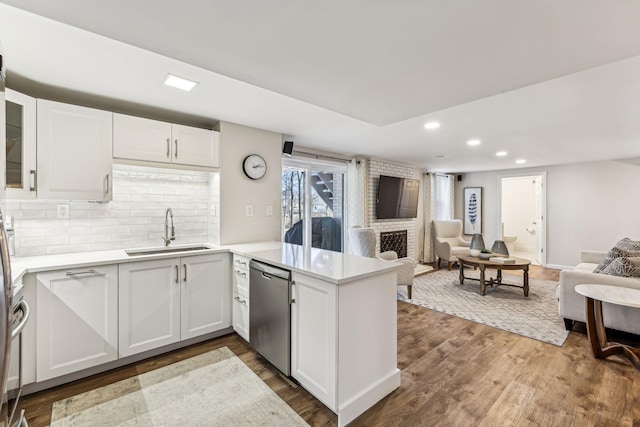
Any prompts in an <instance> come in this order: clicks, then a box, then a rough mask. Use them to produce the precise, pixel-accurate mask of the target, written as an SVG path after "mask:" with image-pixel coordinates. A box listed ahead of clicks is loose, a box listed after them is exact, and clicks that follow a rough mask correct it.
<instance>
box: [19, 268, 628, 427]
mask: <svg viewBox="0 0 640 427" xmlns="http://www.w3.org/2000/svg"><path fill="white" fill-rule="evenodd" d="M558 273H559V272H558V271H557V270H551V269H545V268H542V267H535V266H533V267H531V271H530V275H531V277H537V278H540V279H547V280H554V281H557V279H558ZM621 338H623V339H625V340H628V341H630V343H632V344H633V343H635V344H636V345H637V344H639V342H638V337H635V336H628V335H627V336H622V337H621ZM222 346H227V347H229V348H230V349H231V350H232V351H233V352H234V353H235V354H236V355H238V357H240V359H242V360H243V361H244V362H245V363H246V364H247V365H248V366H249V367H250V368H251V369H252V370H253V371H254V372H256V374H258V375H259V376H260V378H262V379H263V380H264V381H265V383H267V384H268V385H269V386H270V387H271V388H272V389H273V390H274V391H275V392H276V393H277V394H278V395H279V396H280V397H281V398H282V399H284V400H285V401H286V402H287V403H288V404H289V405H290V406H291V407H292V408H293V409H294V410H295V411H296V412H298V414H300V415H301V416H302V417H303V418H304V419H305V420H306V421H307V422H308V423H309V424H311V425H312V426H325V425H330V426H333V425H336V424H337V417H336V416H335V414H333V413H332V412H331V411H329V410H328V409H327V408H326V407H324V406H323V405H322V404H320V403H319V402H318V401H317V400H315V399H314V398H313V397H312V396H311V395H310V394H309V393H307V392H306V391H305V390H304V389H302V388H300V387H298V388H292V387H291V386H290V385H289V384H288V383H287V382H286V381H284V380H283V379H282V378H280V377H279V376H278V375H277V374H276V372H275V371H274V370H273V369H272V368H271V367H270V366H269V365H268V364H267V363H266V362H264V361H263V360H262V359H260V357H259V356H257V354H256V353H255V352H254V351H253V350H251V348H250V347H249V346H248V344H247V343H246V342H245V341H243V340H242V339H241V338H239V337H238V336H237V335H236V334H232V335H227V336H225V337H222V338H218V339H215V340H212V341H209V342H206V343H202V344H198V345H194V346H191V347H189V348H186V349H182V350H178V351H175V352H172V353H169V354H166V355H162V356H158V357H155V358H152V359H149V360H146V361H143V362H140V363H137V364H134V365H130V366H127V367H124V368H121V369H117V370H114V371H110V372H107V373H104V374H100V375H96V376H94V377H91V378H88V379H85V380H82V381H77V382H74V383H71V384H68V385H64V386H60V387H57V388H55V389H51V390H47V391H44V392H40V393H37V394H33V395H30V396H26V397H25V401H24V403H25V407H26V410H27V414H28V417H29V418H28V421H29V425H30V426H32V427H38V426H45V425H48V423H49V420H50V414H51V406H52V404H53V402H55V401H57V400H60V399H64V398H66V397H70V396H73V395H75V394H78V393H81V392H84V391H87V390H91V389H93V388H96V387H100V386H103V385H106V384H110V383H112V382H115V381H119V380H121V379H124V378H128V377H130V376H133V375H137V374H139V373H142V372H146V371H149V370H152V369H156V368H158V367H161V366H165V365H167V364H170V363H174V362H176V361H179V360H183V359H185V358H188V357H191V356H194V355H197V354H201V353H204V352H207V351H210V350H213V349H215V348H219V347H222ZM365 362H366V361H363V363H365ZM398 366H399V368H400V369H401V370H402V384H401V386H400V388H398V389H397V390H395V391H394V392H393V393H391V394H390V395H389V396H387V397H386V398H384V399H383V400H382V401H380V402H379V403H378V404H377V405H375V406H374V407H373V408H371V409H370V410H368V411H367V412H366V413H364V414H363V415H361V416H360V417H359V418H357V419H356V420H355V421H354V422H353V423H352V424H351V425H353V426H382V425H384V426H394V425H397V426H432V425H438V426H502V425H508V426H638V425H640V372H638V371H636V370H635V369H634V368H633V367H632V366H631V364H630V363H629V362H627V361H626V360H623V359H619V358H617V357H612V358H610V359H607V360H597V359H594V358H593V356H592V354H591V348H590V346H589V342H588V339H587V336H586V334H585V332H584V326H583V325H580V324H578V325H577V326H576V327H575V328H574V331H573V332H571V333H570V334H569V337H568V339H567V341H566V342H565V344H564V346H562V347H557V346H554V345H551V344H546V343H543V342H539V341H535V340H532V339H529V338H525V337H521V336H518V335H514V334H511V333H509V332H505V331H502V330H499V329H495V328H492V327H489V326H484V325H481V324H478V323H474V322H470V321H467V320H463V319H460V318H457V317H453V316H449V315H446V314H442V313H438V312H436V311H431V310H427V309H424V308H421V307H418V306H415V305H412V304H408V303H405V302H400V301H399V302H398Z"/></svg>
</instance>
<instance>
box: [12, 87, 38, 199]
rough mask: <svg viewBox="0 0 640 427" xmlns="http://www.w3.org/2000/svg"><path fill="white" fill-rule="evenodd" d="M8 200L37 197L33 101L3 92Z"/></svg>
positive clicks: (18, 94) (25, 96) (34, 106)
mask: <svg viewBox="0 0 640 427" xmlns="http://www.w3.org/2000/svg"><path fill="white" fill-rule="evenodd" d="M6 106H7V113H6V114H7V122H6V133H7V145H6V150H7V151H6V159H7V165H6V174H7V176H6V178H7V180H6V182H7V198H9V199H33V198H35V197H36V100H35V98H32V97H30V96H27V95H25V94H22V93H20V92H16V91H14V90H11V89H7V90H6Z"/></svg>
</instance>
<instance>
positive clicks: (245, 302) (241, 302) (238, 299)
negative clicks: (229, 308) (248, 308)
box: [233, 297, 247, 305]
mask: <svg viewBox="0 0 640 427" xmlns="http://www.w3.org/2000/svg"><path fill="white" fill-rule="evenodd" d="M233 299H234V300H236V301H238V302H239V303H240V304H244V305H247V300H244V299H240V297H233Z"/></svg>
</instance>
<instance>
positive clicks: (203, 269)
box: [180, 254, 231, 340]
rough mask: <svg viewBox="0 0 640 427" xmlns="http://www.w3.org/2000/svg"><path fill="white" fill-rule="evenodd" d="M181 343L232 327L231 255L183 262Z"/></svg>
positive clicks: (193, 258)
mask: <svg viewBox="0 0 640 427" xmlns="http://www.w3.org/2000/svg"><path fill="white" fill-rule="evenodd" d="M181 261H182V265H181V269H180V271H181V274H182V278H181V282H182V286H181V289H182V291H181V295H180V306H181V310H180V316H181V319H182V320H181V327H180V328H181V333H180V339H182V340H184V339H188V338H193V337H197V336H199V335H203V334H207V333H210V332H215V331H218V330H221V329H224V328H228V327H229V326H230V325H231V277H230V274H229V273H230V267H229V265H230V258H229V254H211V255H197V256H190V257H183V258H181Z"/></svg>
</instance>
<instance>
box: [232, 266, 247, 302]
mask: <svg viewBox="0 0 640 427" xmlns="http://www.w3.org/2000/svg"><path fill="white" fill-rule="evenodd" d="M233 292H236V293H238V294H240V295H242V296H243V297H245V298H249V270H244V269H242V268H238V267H236V266H235V265H234V266H233Z"/></svg>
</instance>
